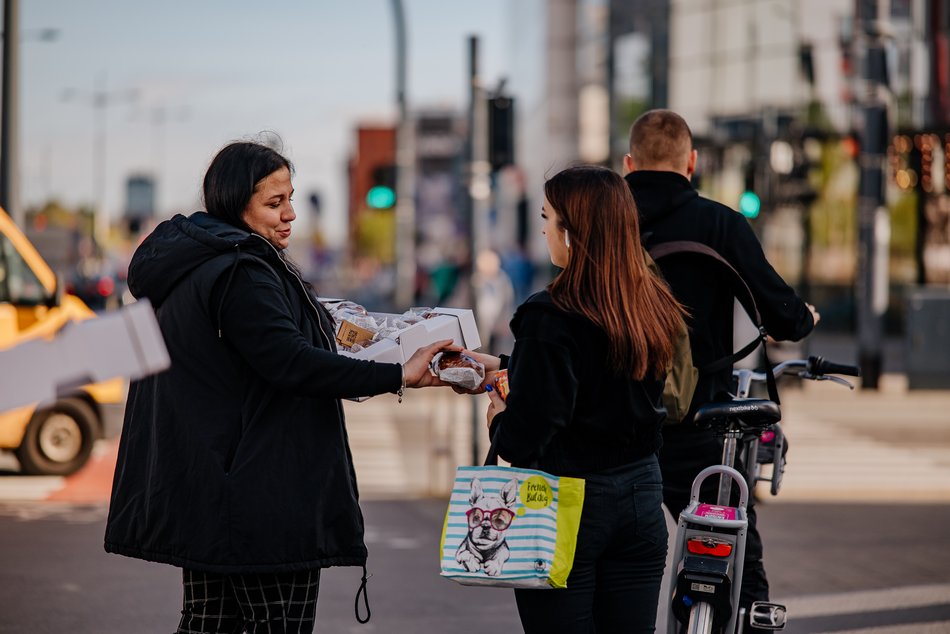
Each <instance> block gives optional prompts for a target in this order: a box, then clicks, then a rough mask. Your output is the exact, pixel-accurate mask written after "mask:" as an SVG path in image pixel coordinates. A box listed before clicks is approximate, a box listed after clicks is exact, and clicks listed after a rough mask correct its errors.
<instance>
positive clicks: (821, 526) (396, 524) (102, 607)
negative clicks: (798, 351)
mask: <svg viewBox="0 0 950 634" xmlns="http://www.w3.org/2000/svg"><path fill="white" fill-rule="evenodd" d="M886 378H887V381H886V382H884V384H882V389H881V391H880V392H878V393H873V392H860V391H855V392H849V391H848V390H846V389H844V388H841V387H839V386H833V385H830V384H810V383H809V384H807V385H806V386H804V387H803V388H802V389H800V390H799V389H785V390H784V391H783V393H782V394H783V399H784V400H783V411H784V413H785V421H784V423H783V424H784V425H785V429H786V433H787V434H788V436H789V438H790V444H791V450H790V453H789V467H788V471H787V473H786V478H785V484H784V487H783V490H782V492H781V494H780V496H779V497H777V498H771V497H769V496H768V494H767V492H766V493H765V494H764V499H763V502H762V504H761V506H760V507H759V508H760V511H759V516H760V525H761V527H762V532H763V534H764V535H765V540H766V566H767V569H768V571H769V576H770V579H771V585H772V596H773V598H774V599H775V600H777V601H781V602H785V603H786V604H787V605H788V607H789V614H790V624H789V626H788V628H787V630H786V631H788V632H790V633H792V634H798V633H806V632H839V633H840V632H847V633H849V634H854V633H855V632H862V633H866V634H871V633H872V632H873V634H884V633H887V634H911V633H914V634H917V633H920V632H950V551H948V550H947V549H946V548H945V547H944V546H943V544H942V542H943V540H945V538H946V535H947V534H948V530H950V504H948V503H947V502H948V501H950V428H948V425H947V421H946V412H947V411H950V393H947V392H936V391H933V392H907V391H906V390H904V389H903V386H902V384H901V377H900V376H899V375H888V376H887V377H886ZM476 402H477V403H480V401H476ZM471 403H472V401H471V400H468V399H466V398H455V397H454V395H452V394H451V393H448V391H433V392H425V393H422V392H416V391H413V392H412V393H411V394H409V395H408V396H407V398H406V399H405V402H404V403H402V404H401V405H398V406H397V405H396V404H395V401H394V400H391V399H389V397H377V398H374V399H370V400H369V401H366V402H363V403H347V404H346V409H347V415H348V421H349V427H350V430H351V438H352V442H353V449H354V455H355V458H356V460H357V470H358V474H359V477H360V484H361V488H362V490H363V498H364V503H363V507H364V512H365V516H366V523H367V544H368V546H369V549H370V560H369V571H370V573H371V574H372V575H373V577H372V579H371V580H370V584H369V596H370V605H371V608H372V610H373V618H372V620H371V621H370V623H369V624H368V625H365V626H361V625H359V624H358V623H357V622H356V621H355V619H354V616H353V606H354V599H355V594H356V590H357V587H358V585H359V571H358V570H356V569H331V570H329V571H327V572H326V573H325V574H324V577H323V579H322V587H321V593H320V602H319V607H318V615H319V623H320V627H318V630H317V631H322V632H380V633H386V634H403V633H406V634H409V633H416V632H481V631H484V629H485V628H486V627H489V628H491V629H492V631H512V632H516V631H520V625H519V623H518V619H517V614H516V611H515V606H514V601H513V598H512V595H511V593H510V592H509V591H507V590H498V589H484V588H467V587H462V586H458V585H456V584H454V583H452V582H448V581H444V580H442V579H440V578H439V576H438V568H437V564H436V552H437V549H438V540H439V535H440V531H441V525H442V517H443V513H444V510H445V503H444V496H443V495H442V494H441V493H440V491H441V490H442V488H443V487H444V486H445V483H446V482H447V478H448V474H449V473H450V471H451V470H450V469H449V468H448V467H449V465H450V464H454V461H462V460H465V459H467V456H468V453H466V452H470V441H469V440H468V436H467V433H466V432H467V431H468V430H469V429H470V426H469V421H470V413H471ZM449 421H452V422H449ZM480 421H481V418H479V422H480ZM115 447H116V445H115V442H114V441H112V442H108V441H107V442H102V443H100V445H99V446H98V447H97V451H96V456H95V459H94V461H93V462H92V463H91V464H90V465H89V466H88V467H87V468H85V469H84V470H83V471H82V472H80V473H79V474H77V475H76V476H73V477H71V478H67V479H62V478H25V477H21V476H19V475H17V474H16V464H15V461H13V460H12V459H9V460H8V461H7V462H4V463H2V465H0V468H3V469H5V470H6V471H5V472H4V474H3V475H2V476H0V604H2V605H3V606H4V607H3V610H2V612H0V633H7V632H10V633H13V632H16V633H20V632H23V633H30V634H44V633H54V632H55V633H60V632H74V633H77V634H82V633H84V632H122V633H124V632H130V633H143V634H149V633H152V632H155V633H158V632H169V631H172V630H173V629H174V626H175V624H176V623H177V616H176V615H177V613H178V610H179V603H180V579H179V573H178V571H177V570H176V569H174V568H171V567H169V566H162V565H158V564H149V563H145V562H140V561H137V560H132V559H126V558H123V557H117V556H111V555H106V554H105V553H104V552H103V550H102V535H103V527H104V522H105V516H106V510H107V507H106V500H107V498H108V490H109V488H108V487H109V482H110V480H111V470H112V467H113V464H114V455H115ZM456 456H457V457H456ZM425 483H427V490H426V486H424V484H425ZM761 493H762V492H761V491H760V497H763V496H762V495H761Z"/></svg>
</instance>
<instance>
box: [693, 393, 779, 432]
mask: <svg viewBox="0 0 950 634" xmlns="http://www.w3.org/2000/svg"><path fill="white" fill-rule="evenodd" d="M729 419H733V420H739V421H741V422H742V424H743V425H744V426H746V427H768V426H769V425H771V424H773V423H777V422H778V421H780V420H781V419H782V412H781V410H780V409H779V406H778V404H776V403H775V402H774V401H770V400H768V399H760V398H749V399H742V400H736V401H728V402H726V403H710V404H708V405H703V406H702V407H700V408H699V409H698V410H696V415H695V416H694V417H693V422H694V423H695V424H696V425H699V426H700V427H705V426H708V425H711V424H712V423H714V422H716V421H725V420H729Z"/></svg>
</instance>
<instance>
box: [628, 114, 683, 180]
mask: <svg viewBox="0 0 950 634" xmlns="http://www.w3.org/2000/svg"><path fill="white" fill-rule="evenodd" d="M692 150H693V134H692V132H690V130H689V126H688V125H686V120H685V119H683V117H681V116H679V115H678V114H676V113H675V112H673V111H672V110H648V111H647V112H644V113H643V114H642V115H640V116H639V117H637V120H636V121H634V122H633V125H632V126H630V156H631V158H633V162H634V164H635V165H636V166H637V169H652V168H655V167H663V166H670V167H674V168H676V169H686V164H687V162H688V161H689V154H690V152H692Z"/></svg>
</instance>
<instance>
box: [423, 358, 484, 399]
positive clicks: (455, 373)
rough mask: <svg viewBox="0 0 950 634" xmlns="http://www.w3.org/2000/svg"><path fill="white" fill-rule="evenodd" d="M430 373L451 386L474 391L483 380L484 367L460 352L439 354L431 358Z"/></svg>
mask: <svg viewBox="0 0 950 634" xmlns="http://www.w3.org/2000/svg"><path fill="white" fill-rule="evenodd" d="M431 367H432V372H433V373H434V374H435V375H436V376H437V377H439V378H440V379H442V380H443V381H445V382H446V383H451V384H452V385H458V386H459V387H461V388H464V389H466V390H474V389H476V388H477V387H478V386H479V385H481V384H482V381H484V380H485V366H484V365H482V364H481V363H479V362H478V361H476V360H475V359H473V358H472V357H470V356H468V355H467V354H462V353H461V352H440V353H438V354H436V355H435V356H434V357H433V358H432V366H431Z"/></svg>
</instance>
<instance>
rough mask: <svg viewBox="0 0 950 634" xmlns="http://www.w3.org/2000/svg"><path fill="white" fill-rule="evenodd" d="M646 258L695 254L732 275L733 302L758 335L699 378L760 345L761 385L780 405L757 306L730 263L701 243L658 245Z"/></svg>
mask: <svg viewBox="0 0 950 634" xmlns="http://www.w3.org/2000/svg"><path fill="white" fill-rule="evenodd" d="M648 252H649V254H650V257H652V258H653V259H654V260H659V259H660V258H663V257H667V256H670V255H674V254H676V253H695V254H699V255H705V256H707V257H711V258H713V259H714V260H716V261H717V262H719V263H720V264H721V265H722V266H724V267H725V268H726V270H728V271H729V272H730V273H731V274H732V290H733V294H734V295H735V297H736V299H738V300H739V303H740V304H741V305H742V308H743V309H744V310H745V312H746V314H747V315H748V316H749V319H751V320H752V323H753V325H755V327H756V328H757V329H758V331H759V334H758V336H757V337H756V338H755V339H753V340H752V341H750V342H749V343H747V344H746V345H744V346H743V347H742V348H741V349H740V350H738V351H737V352H734V353H732V354H730V355H727V356H725V357H722V358H721V359H717V360H716V361H713V362H712V363H710V364H708V365H706V366H704V367H702V368H700V369H699V374H700V375H708V374H712V373H714V372H719V371H720V370H724V369H726V368H731V367H732V365H733V364H734V363H735V362H736V361H739V360H740V359H744V358H745V357H747V356H749V355H750V354H751V353H752V351H753V350H755V349H756V348H757V347H759V344H761V345H762V356H763V357H764V359H765V383H766V387H767V388H768V392H769V400H771V401H774V402H775V404H776V405H780V404H781V403H780V401H779V397H778V387H777V386H776V384H775V374H773V372H772V362H771V361H769V353H768V346H767V345H766V341H767V339H768V333H767V332H766V330H765V326H763V325H762V316H761V315H760V314H759V309H758V306H756V304H755V297H754V296H753V295H752V291H751V290H749V285H748V284H746V282H745V280H744V279H742V276H741V275H739V272H738V271H736V269H735V268H734V267H733V266H732V264H730V263H729V262H728V261H727V260H726V259H725V258H724V257H722V256H721V255H720V254H719V252H718V251H716V250H715V249H713V248H712V247H710V246H709V245H706V244H703V243H701V242H694V241H692V240H673V241H671V242H662V243H660V244H657V245H655V246H653V247H651V248H650V249H649V250H648Z"/></svg>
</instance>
